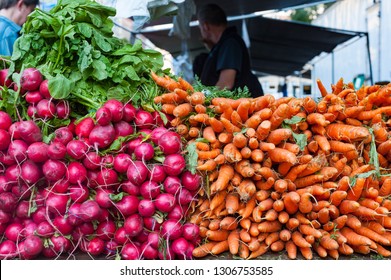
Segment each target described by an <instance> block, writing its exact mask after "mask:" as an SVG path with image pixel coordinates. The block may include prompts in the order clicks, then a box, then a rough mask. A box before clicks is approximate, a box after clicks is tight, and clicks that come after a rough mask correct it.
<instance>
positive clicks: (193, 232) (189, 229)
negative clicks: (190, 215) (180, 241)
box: [182, 223, 200, 242]
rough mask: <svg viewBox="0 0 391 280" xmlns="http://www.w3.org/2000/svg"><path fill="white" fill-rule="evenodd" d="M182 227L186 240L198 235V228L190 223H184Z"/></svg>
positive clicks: (191, 239)
mask: <svg viewBox="0 0 391 280" xmlns="http://www.w3.org/2000/svg"><path fill="white" fill-rule="evenodd" d="M182 228H183V233H182V235H183V237H184V238H186V239H187V240H188V241H191V242H192V241H193V240H196V239H197V238H198V237H199V236H200V228H199V227H198V226H197V225H195V224H192V223H186V224H184V225H183V226H182Z"/></svg>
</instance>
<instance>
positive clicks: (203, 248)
mask: <svg viewBox="0 0 391 280" xmlns="http://www.w3.org/2000/svg"><path fill="white" fill-rule="evenodd" d="M216 244H217V242H213V241H212V242H207V243H204V244H202V245H200V246H198V247H196V248H195V249H194V250H193V257H195V258H203V257H205V256H207V255H208V254H210V253H211V250H212V248H213V247H214V246H215V245H216Z"/></svg>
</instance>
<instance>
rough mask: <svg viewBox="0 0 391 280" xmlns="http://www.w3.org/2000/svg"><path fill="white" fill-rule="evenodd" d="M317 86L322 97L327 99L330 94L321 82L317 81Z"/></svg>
mask: <svg viewBox="0 0 391 280" xmlns="http://www.w3.org/2000/svg"><path fill="white" fill-rule="evenodd" d="M316 84H317V85H318V89H319V91H320V94H321V96H322V97H325V96H326V95H327V94H328V93H327V90H326V88H325V87H324V85H323V83H322V82H321V80H319V79H316Z"/></svg>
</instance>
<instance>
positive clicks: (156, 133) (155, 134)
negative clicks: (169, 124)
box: [151, 126, 168, 145]
mask: <svg viewBox="0 0 391 280" xmlns="http://www.w3.org/2000/svg"><path fill="white" fill-rule="evenodd" d="M166 132H168V130H167V128H165V127H164V126H158V127H156V128H155V129H154V130H152V132H151V140H152V142H153V143H154V144H155V145H158V143H159V139H160V137H161V136H162V135H163V134H164V133H166Z"/></svg>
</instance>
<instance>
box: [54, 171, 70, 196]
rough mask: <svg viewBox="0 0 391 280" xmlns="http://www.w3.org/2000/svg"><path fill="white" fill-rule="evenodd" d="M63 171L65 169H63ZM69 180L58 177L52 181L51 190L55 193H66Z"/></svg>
mask: <svg viewBox="0 0 391 280" xmlns="http://www.w3.org/2000/svg"><path fill="white" fill-rule="evenodd" d="M64 172H65V171H64ZM69 186H70V184H69V181H68V180H66V179H60V180H57V181H54V184H53V188H52V191H54V192H56V193H66V192H68V189H69Z"/></svg>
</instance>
